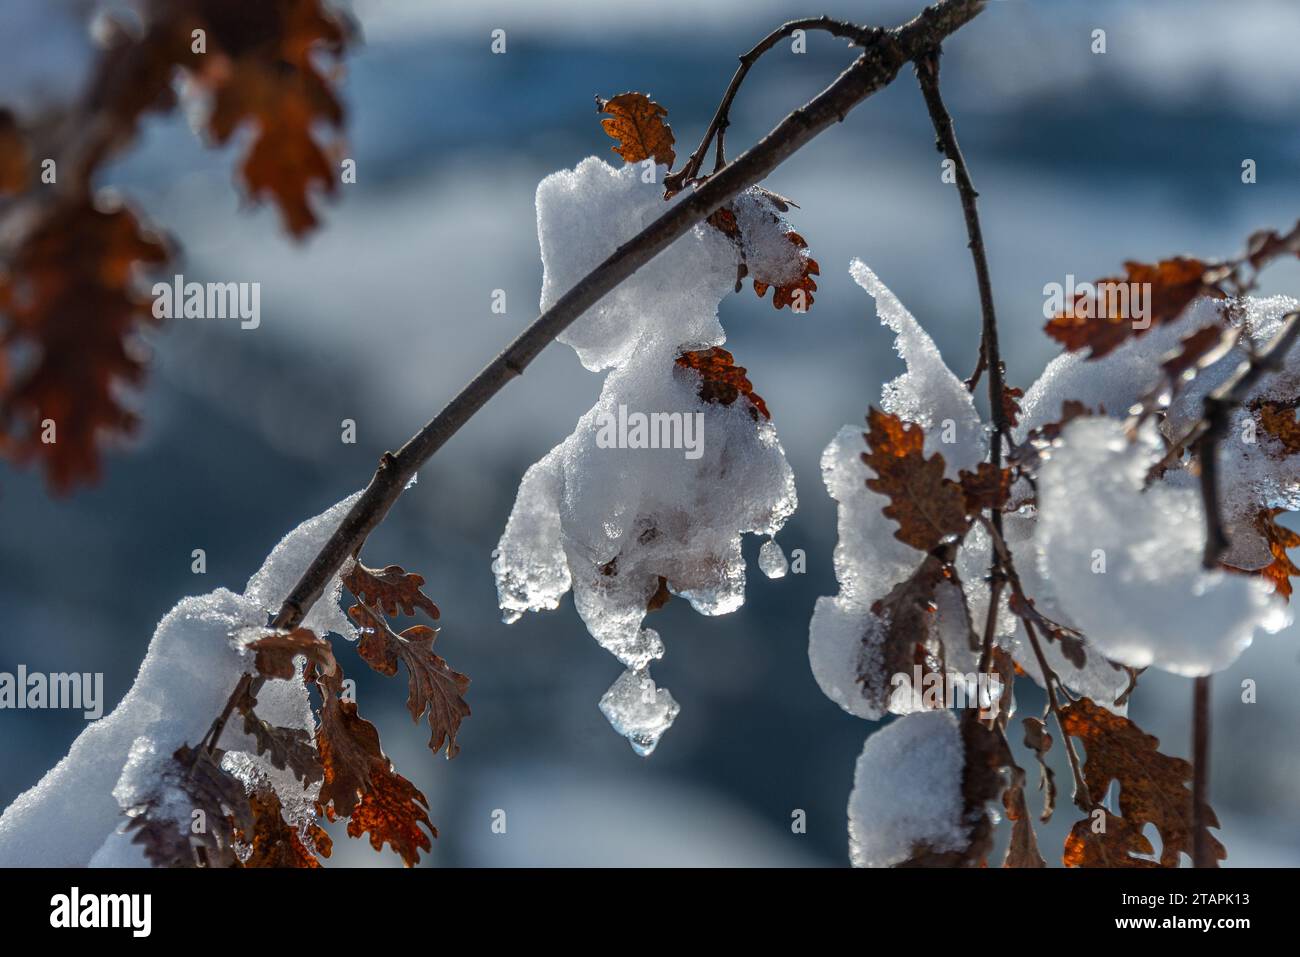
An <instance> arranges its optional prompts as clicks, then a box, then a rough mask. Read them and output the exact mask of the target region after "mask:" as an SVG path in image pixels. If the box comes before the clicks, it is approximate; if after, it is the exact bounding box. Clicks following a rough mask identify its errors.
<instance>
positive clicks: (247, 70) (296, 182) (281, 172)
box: [191, 0, 351, 237]
mask: <svg viewBox="0 0 1300 957" xmlns="http://www.w3.org/2000/svg"><path fill="white" fill-rule="evenodd" d="M201 6H202V8H203V19H204V20H205V21H206V22H207V23H208V24H209V28H210V31H211V36H210V40H209V42H210V45H211V46H212V47H213V48H214V49H212V50H210V51H209V53H208V54H207V55H205V56H204V57H202V58H201V59H200V60H199V61H198V62H196V63H192V64H191V66H192V67H193V68H194V72H193V77H194V79H195V81H196V82H197V83H198V84H199V85H200V86H201V87H203V88H205V89H206V90H207V91H208V92H209V93H210V94H211V95H212V97H213V105H212V111H211V114H210V116H209V117H208V126H207V128H208V132H209V133H210V134H211V135H212V137H213V139H214V140H215V141H216V142H217V143H221V144H224V143H226V142H228V141H229V140H230V139H231V138H232V137H233V135H234V133H235V131H236V130H237V129H239V128H241V127H243V126H245V125H248V126H250V127H251V128H252V130H253V141H252V145H251V147H250V148H249V151H248V154H247V155H246V156H245V157H244V161H243V164H242V166H241V174H242V176H243V180H244V185H245V186H246V187H247V189H248V191H249V193H250V195H252V196H253V197H254V198H255V199H257V198H262V197H270V198H271V199H272V200H273V201H274V202H275V203H276V205H277V206H278V207H279V208H280V212H281V215H282V216H283V218H284V221H285V226H286V228H287V229H288V230H289V232H290V233H292V234H293V235H294V236H298V237H301V236H304V235H306V234H307V233H308V232H310V231H311V230H312V229H313V228H314V227H315V226H316V223H317V220H316V215H315V213H314V211H313V210H312V207H311V202H310V195H309V194H310V193H311V192H312V191H313V190H314V189H316V188H320V189H322V190H324V191H325V192H327V193H332V192H334V190H335V189H336V188H337V186H336V183H337V181H338V174H337V172H336V167H335V163H334V162H333V160H332V158H331V157H330V156H328V155H327V154H326V151H325V149H323V148H322V147H321V145H320V144H319V143H318V142H317V140H316V136H315V132H316V129H317V128H318V127H320V126H331V127H333V128H335V129H339V128H341V127H342V125H343V105H342V103H341V102H340V101H339V99H338V96H337V94H336V93H335V91H334V89H333V87H332V86H331V81H330V80H329V79H327V78H326V77H325V76H324V75H323V74H322V73H321V71H320V70H319V69H318V67H317V65H316V60H317V58H318V56H319V54H320V53H322V52H324V53H329V54H333V55H338V54H339V53H341V52H342V50H343V48H344V47H345V46H346V44H347V43H348V41H349V40H350V35H351V28H350V25H349V23H348V22H347V21H346V20H344V19H342V18H341V17H340V16H339V15H337V14H335V13H333V12H332V11H331V10H330V9H329V7H327V6H326V5H325V4H324V3H323V2H322V0H273V2H263V3H258V4H253V5H251V6H247V7H243V8H240V9H239V10H238V11H237V12H236V11H234V10H230V9H229V8H228V7H227V5H224V4H221V3H216V2H211V0H208V2H205V3H203V4H201Z"/></svg>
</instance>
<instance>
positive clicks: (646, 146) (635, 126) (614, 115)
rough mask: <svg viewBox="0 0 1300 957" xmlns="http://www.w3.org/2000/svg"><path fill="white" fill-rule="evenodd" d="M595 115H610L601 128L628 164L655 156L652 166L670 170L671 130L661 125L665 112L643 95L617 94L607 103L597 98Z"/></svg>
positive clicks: (612, 147) (601, 122) (671, 151)
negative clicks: (596, 113) (614, 142)
mask: <svg viewBox="0 0 1300 957" xmlns="http://www.w3.org/2000/svg"><path fill="white" fill-rule="evenodd" d="M596 112H598V113H608V114H610V115H609V117H608V118H607V119H603V120H601V121H600V125H601V127H602V128H603V129H604V130H605V132H606V133H608V134H609V136H610V137H611V138H612V139H614V140H615V141H616V142H617V143H618V145H617V146H611V147H610V149H612V150H613V151H614V152H615V153H617V154H618V155H619V156H621V157H623V159H624V161H626V162H628V163H640V162H641V161H643V160H647V159H650V158H651V157H654V161H655V163H657V164H659V165H662V166H667V167H669V168H671V167H672V165H673V163H674V162H676V160H677V154H676V152H674V150H673V142H674V139H673V130H672V127H671V126H669V125H668V124H667V123H665V122H664V117H665V116H667V115H668V111H667V110H666V109H664V108H663V107H662V106H660V105H659V104H658V103H656V102H655V101H654V100H652V99H650V97H648V96H646V95H645V94H644V93H620V94H619V95H618V96H615V97H611V98H610V99H608V100H602V99H599V98H597V100H596Z"/></svg>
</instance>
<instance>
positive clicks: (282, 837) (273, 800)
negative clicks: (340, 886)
mask: <svg viewBox="0 0 1300 957" xmlns="http://www.w3.org/2000/svg"><path fill="white" fill-rule="evenodd" d="M248 800H249V804H250V805H251V806H252V809H253V830H252V833H251V834H249V835H247V836H245V835H243V834H240V835H239V840H241V841H242V842H243V843H245V844H248V845H250V846H251V851H250V853H249V856H248V857H247V858H245V859H244V867H285V868H287V867H295V868H298V867H301V868H318V867H320V866H321V865H320V861H319V860H317V859H316V854H314V853H312V851H313V849H314V850H315V851H316V852H317V853H319V854H320V855H321V856H322V857H329V856H330V848H331V844H330V840H329V835H327V834H325V831H324V829H322V828H321V827H319V826H318V825H315V824H313V825H311V826H310V827H309V828H308V831H309V833H310V834H311V835H312V836H313V837H319V836H323V837H324V840H323V841H320V840H314V841H312V843H313V845H314V848H311V847H308V846H307V845H306V844H305V843H303V840H302V837H301V835H300V834H299V832H298V829H297V828H296V827H292V826H290V825H289V823H288V822H287V821H285V819H284V814H283V809H282V807H281V804H280V798H279V797H277V796H276V793H275V791H274V790H272V789H271V788H269V787H268V788H264V789H262V790H260V791H256V792H254V793H253V794H251V795H249V799H248Z"/></svg>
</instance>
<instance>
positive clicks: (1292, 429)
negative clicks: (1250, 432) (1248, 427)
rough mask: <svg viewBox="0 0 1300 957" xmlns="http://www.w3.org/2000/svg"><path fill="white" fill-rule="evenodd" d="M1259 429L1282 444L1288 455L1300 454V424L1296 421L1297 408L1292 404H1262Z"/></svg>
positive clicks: (1260, 406)
mask: <svg viewBox="0 0 1300 957" xmlns="http://www.w3.org/2000/svg"><path fill="white" fill-rule="evenodd" d="M1259 427H1260V428H1261V429H1262V430H1264V432H1266V433H1268V434H1269V435H1271V436H1273V438H1275V439H1277V440H1278V441H1279V442H1280V443H1282V448H1283V450H1284V452H1285V454H1286V455H1295V454H1296V453H1297V452H1300V422H1297V421H1296V415H1295V408H1294V407H1293V406H1291V405H1290V404H1285V405H1284V404H1281V403H1277V402H1261V403H1260V405H1259Z"/></svg>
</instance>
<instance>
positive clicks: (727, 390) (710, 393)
mask: <svg viewBox="0 0 1300 957" xmlns="http://www.w3.org/2000/svg"><path fill="white" fill-rule="evenodd" d="M677 365H678V366H680V367H681V368H683V369H693V370H694V371H695V372H697V373H698V374H699V376H700V387H699V396H700V398H701V399H703V400H704V401H705V402H713V403H716V404H718V405H731V404H732V403H733V402H735V401H736V399H737V398H738V397H739V396H742V395H743V396H744V397H745V398H746V400H748V403H749V411H750V415H752V416H753V417H754V420H755V421H757V420H758V416H759V415H760V414H761V415H762V416H763V418H765V419H770V418H772V415H771V413H770V412H768V411H767V404H766V403H765V402H764V401H763V398H762V396H760V395H759V394H758V393H756V392H755V391H754V386H753V384H752V383H751V382H750V381H749V378H748V377H747V376H746V375H745V367H744V366H738V365H736V364H735V359H734V358H733V357H732V355H731V353H730V352H728V351H727V350H726V349H722V348H720V347H718V346H714V347H713V348H712V349H704V350H702V351H699V352H684V353H682V354H681V355H680V356H678V357H677Z"/></svg>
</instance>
